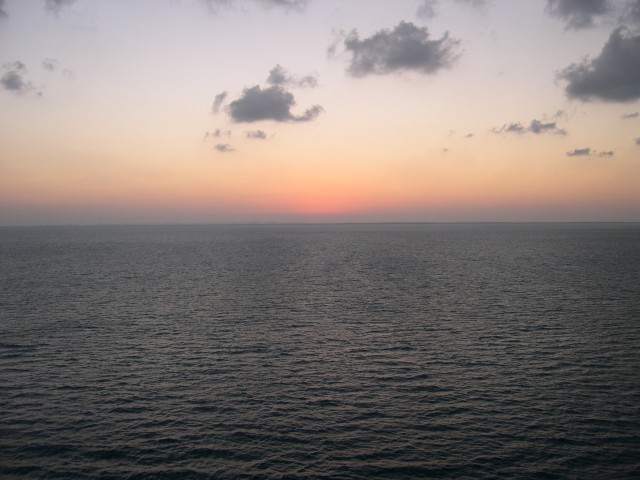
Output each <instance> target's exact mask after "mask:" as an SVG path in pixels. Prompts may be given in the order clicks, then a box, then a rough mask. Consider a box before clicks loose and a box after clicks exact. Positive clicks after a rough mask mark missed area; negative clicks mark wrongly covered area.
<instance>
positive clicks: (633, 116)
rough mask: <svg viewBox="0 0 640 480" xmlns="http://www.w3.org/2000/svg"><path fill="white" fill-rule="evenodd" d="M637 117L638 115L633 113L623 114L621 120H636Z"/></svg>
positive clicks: (639, 114)
mask: <svg viewBox="0 0 640 480" xmlns="http://www.w3.org/2000/svg"><path fill="white" fill-rule="evenodd" d="M639 116H640V113H638V112H633V113H625V114H624V115H622V118H624V119H625V120H629V119H631V118H638V117H639Z"/></svg>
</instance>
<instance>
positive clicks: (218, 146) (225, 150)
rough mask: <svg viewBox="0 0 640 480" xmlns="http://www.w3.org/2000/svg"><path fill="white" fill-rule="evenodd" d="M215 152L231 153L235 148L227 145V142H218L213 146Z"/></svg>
mask: <svg viewBox="0 0 640 480" xmlns="http://www.w3.org/2000/svg"><path fill="white" fill-rule="evenodd" d="M213 148H214V149H215V150H216V151H217V152H220V153H231V152H235V149H234V148H233V147H232V146H231V145H229V144H228V143H218V144H216V145H215V146H214V147H213Z"/></svg>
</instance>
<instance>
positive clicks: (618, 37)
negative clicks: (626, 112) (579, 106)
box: [558, 28, 640, 102]
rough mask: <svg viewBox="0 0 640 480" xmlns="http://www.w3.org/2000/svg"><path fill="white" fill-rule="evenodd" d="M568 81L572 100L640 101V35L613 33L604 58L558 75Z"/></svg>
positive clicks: (585, 62)
mask: <svg viewBox="0 0 640 480" xmlns="http://www.w3.org/2000/svg"><path fill="white" fill-rule="evenodd" d="M558 77H559V78H560V79H562V80H565V81H567V82H568V83H567V86H566V89H565V91H566V94H567V96H569V97H570V98H577V99H579V100H583V101H588V100H592V99H596V100H602V101H605V102H626V101H631V100H637V99H638V98H640V35H635V36H634V35H631V34H629V32H628V31H627V30H625V29H623V28H617V29H616V30H614V31H613V33H612V34H611V36H610V37H609V40H607V43H606V44H605V45H604V47H603V49H602V52H600V55H599V56H598V57H597V58H595V59H593V60H591V61H589V60H585V61H583V62H582V63H581V64H573V65H570V66H569V67H567V68H565V69H564V70H563V71H561V72H560V73H559V74H558Z"/></svg>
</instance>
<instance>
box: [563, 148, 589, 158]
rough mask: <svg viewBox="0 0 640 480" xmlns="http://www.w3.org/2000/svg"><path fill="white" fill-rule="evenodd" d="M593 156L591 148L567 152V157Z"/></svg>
mask: <svg viewBox="0 0 640 480" xmlns="http://www.w3.org/2000/svg"><path fill="white" fill-rule="evenodd" d="M590 155H591V149H590V148H588V147H587V148H576V149H574V150H571V151H570V152H567V157H588V156H590Z"/></svg>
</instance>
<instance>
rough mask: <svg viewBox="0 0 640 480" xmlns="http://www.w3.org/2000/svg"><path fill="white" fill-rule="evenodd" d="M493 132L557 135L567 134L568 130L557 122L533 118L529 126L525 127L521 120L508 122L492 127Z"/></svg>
mask: <svg viewBox="0 0 640 480" xmlns="http://www.w3.org/2000/svg"><path fill="white" fill-rule="evenodd" d="M491 131H492V132H493V133H518V134H523V133H533V134H535V135H540V134H542V133H553V134H556V135H566V134H567V131H566V130H565V129H564V128H560V127H558V125H557V123H556V122H543V121H541V120H538V119H535V118H534V119H533V120H531V122H529V126H528V127H525V126H524V125H523V124H522V123H520V122H514V123H507V124H505V125H503V126H502V127H496V128H492V129H491Z"/></svg>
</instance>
